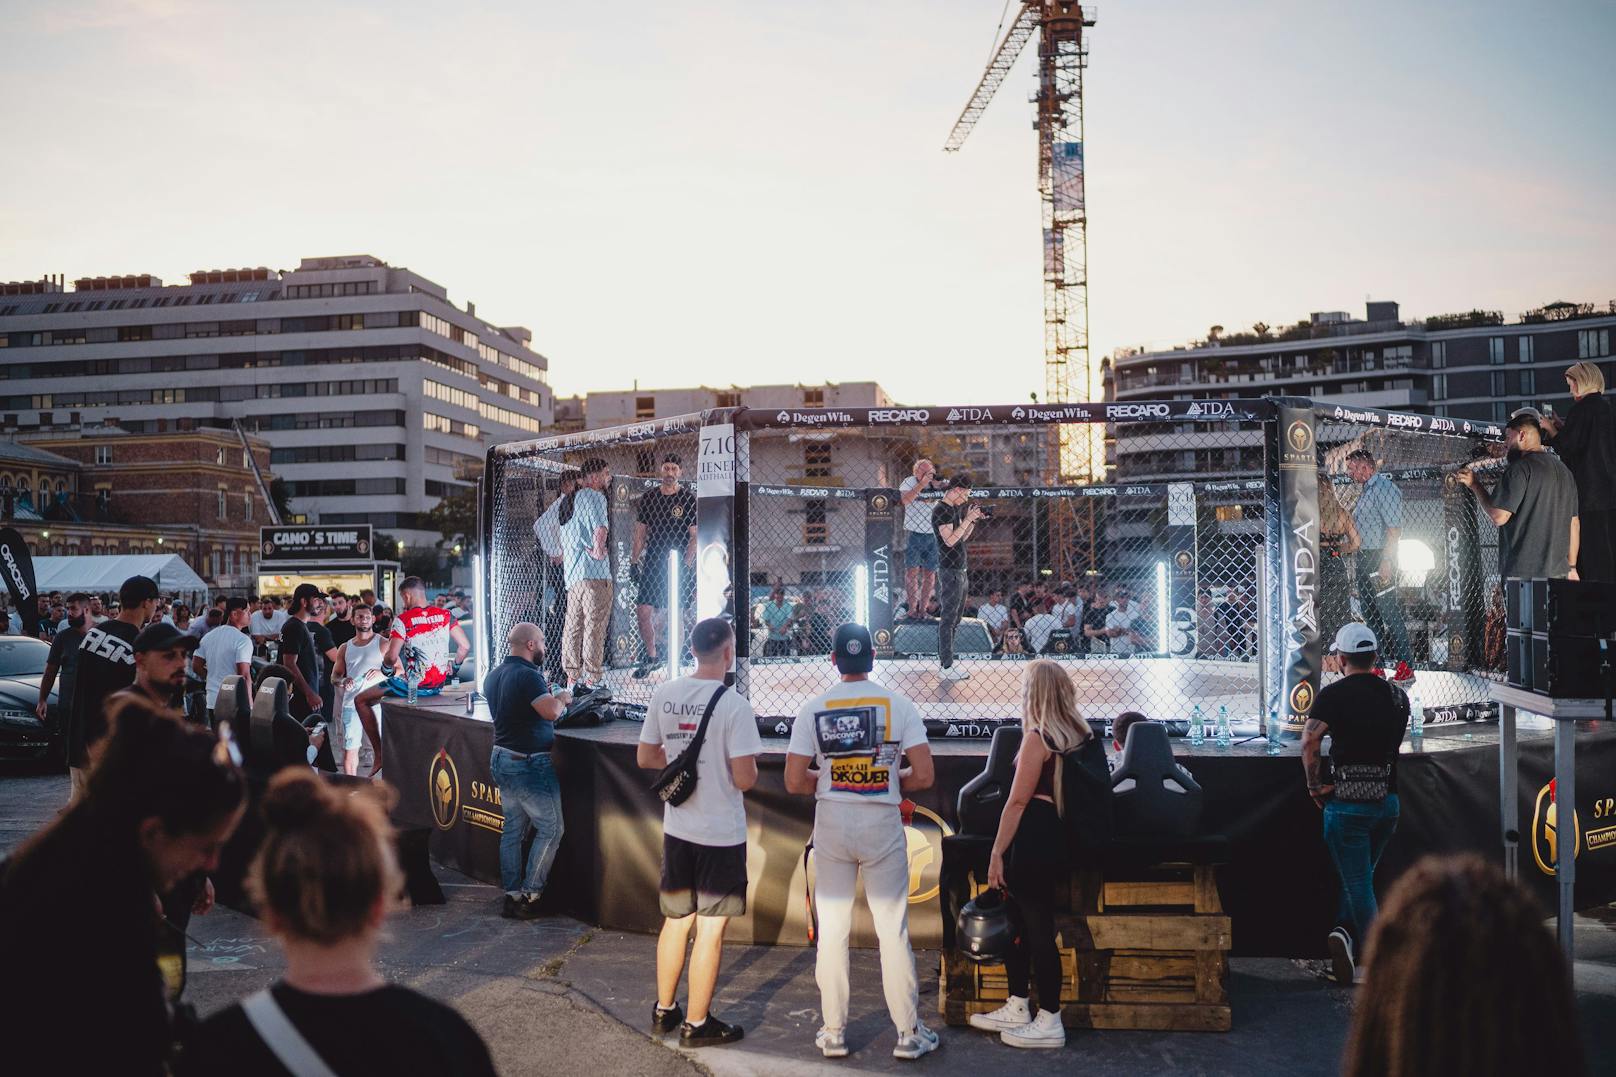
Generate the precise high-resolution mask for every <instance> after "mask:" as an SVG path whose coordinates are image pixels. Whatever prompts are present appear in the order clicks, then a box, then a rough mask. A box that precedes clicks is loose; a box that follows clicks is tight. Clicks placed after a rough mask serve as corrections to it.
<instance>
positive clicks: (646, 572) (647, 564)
mask: <svg viewBox="0 0 1616 1077" xmlns="http://www.w3.org/2000/svg"><path fill="white" fill-rule="evenodd" d="M695 600H696V573H695V570H693V569H692V568H691V567H690V566H689V565H687V564H685V562H684V558H683V557H682V556H681V558H680V560H679V605H680V606H689V605H690V604H691V603H693V602H695ZM634 601H635V604H636V605H639V606H650V607H651V608H652V609H658V610H665V609H667V608H668V551H667V550H647V551H646V553H645V560H644V561H642V562H641V563H640V588H639V594H638V595H637V596H636V597H635V600H634Z"/></svg>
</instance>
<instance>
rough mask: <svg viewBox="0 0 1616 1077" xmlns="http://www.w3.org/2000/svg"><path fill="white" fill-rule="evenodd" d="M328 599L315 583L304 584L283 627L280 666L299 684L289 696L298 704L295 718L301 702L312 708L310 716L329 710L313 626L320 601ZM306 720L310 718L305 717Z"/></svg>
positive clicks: (293, 600)
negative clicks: (322, 696) (323, 691)
mask: <svg viewBox="0 0 1616 1077" xmlns="http://www.w3.org/2000/svg"><path fill="white" fill-rule="evenodd" d="M324 600H325V596H324V595H323V594H321V593H320V589H319V588H318V587H316V586H314V584H312V583H300V584H298V586H297V590H296V591H293V592H292V605H291V616H290V617H288V618H287V619H286V623H285V624H284V625H282V626H281V656H280V663H281V665H283V666H285V667H286V668H287V670H288V671H289V672H290V673H291V674H292V679H293V680H294V681H296V682H297V683H295V684H293V685H290V686H288V687H289V692H288V694H289V695H290V696H291V697H292V699H293V701H294V707H293V715H294V717H303V716H299V715H297V710H298V708H297V707H296V706H295V703H296V701H298V700H301V701H302V703H303V705H304V706H305V707H307V708H308V710H307V712H306V713H308V714H312V713H313V712H315V711H322V712H323V708H324V706H325V704H324V701H323V700H322V699H321V698H320V684H321V681H322V678H321V676H320V670H321V659H320V645H319V642H318V641H317V640H316V639H315V635H314V629H313V628H312V627H311V625H310V622H313V621H318V620H319V617H318V615H317V614H316V613H315V610H316V608H317V607H316V601H321V602H323V601H324ZM304 716H306V715H304Z"/></svg>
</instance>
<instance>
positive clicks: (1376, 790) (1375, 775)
mask: <svg viewBox="0 0 1616 1077" xmlns="http://www.w3.org/2000/svg"><path fill="white" fill-rule="evenodd" d="M1391 777H1392V765H1391V764H1390V763H1337V764H1336V766H1335V799H1337V800H1341V801H1345V802H1347V803H1349V804H1363V803H1368V802H1370V801H1377V800H1385V799H1386V795H1387V793H1389V792H1390V789H1389V788H1388V787H1389V786H1390V784H1391Z"/></svg>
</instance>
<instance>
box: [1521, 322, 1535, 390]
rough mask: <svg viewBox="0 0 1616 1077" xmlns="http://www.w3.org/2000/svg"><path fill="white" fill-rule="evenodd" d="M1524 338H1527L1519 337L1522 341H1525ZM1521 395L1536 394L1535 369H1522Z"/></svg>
mask: <svg viewBox="0 0 1616 1077" xmlns="http://www.w3.org/2000/svg"><path fill="white" fill-rule="evenodd" d="M1526 340H1527V338H1526V337H1522V338H1521V342H1522V343H1525V342H1526ZM1521 395H1522V396H1536V395H1537V371H1535V370H1523V371H1521Z"/></svg>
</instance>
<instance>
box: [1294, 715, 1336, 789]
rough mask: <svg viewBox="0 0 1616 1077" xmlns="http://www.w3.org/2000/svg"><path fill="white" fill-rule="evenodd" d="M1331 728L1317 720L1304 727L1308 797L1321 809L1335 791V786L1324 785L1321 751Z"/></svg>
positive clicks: (1303, 768) (1303, 740) (1312, 720)
mask: <svg viewBox="0 0 1616 1077" xmlns="http://www.w3.org/2000/svg"><path fill="white" fill-rule="evenodd" d="M1329 729H1330V727H1329V726H1327V725H1325V724H1324V723H1323V722H1321V721H1319V720H1318V719H1317V718H1309V719H1308V720H1307V725H1305V726H1303V727H1302V770H1303V771H1304V772H1306V774H1307V795H1308V796H1310V797H1312V798H1313V803H1315V804H1317V805H1318V806H1319V807H1320V808H1323V807H1324V801H1325V799H1326V798H1327V797H1328V796H1329V795H1330V794H1331V793H1332V792H1334V791H1335V786H1333V785H1324V784H1322V783H1323V780H1324V778H1323V772H1324V760H1323V759H1322V758H1320V749H1321V748H1322V747H1323V745H1324V734H1325V733H1326V732H1328V731H1329Z"/></svg>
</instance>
